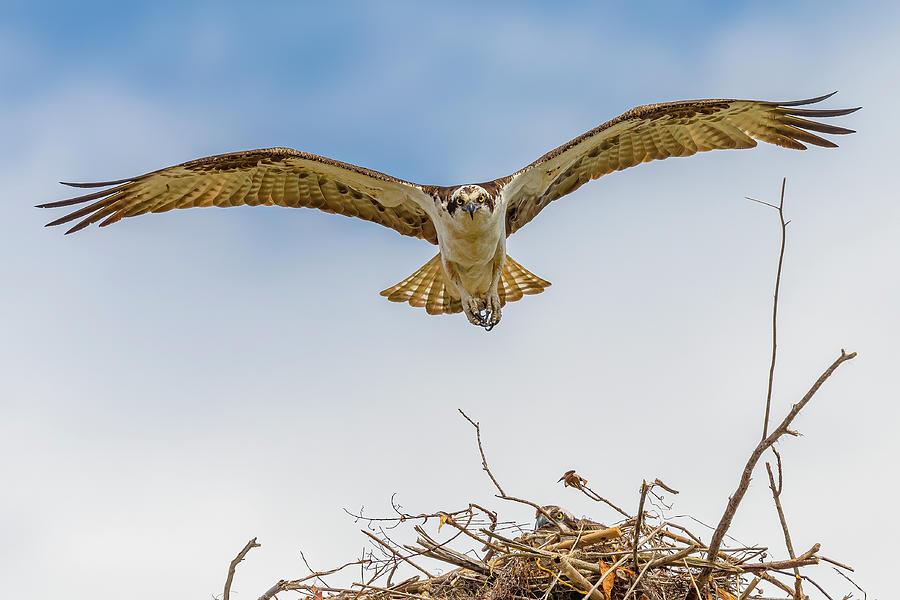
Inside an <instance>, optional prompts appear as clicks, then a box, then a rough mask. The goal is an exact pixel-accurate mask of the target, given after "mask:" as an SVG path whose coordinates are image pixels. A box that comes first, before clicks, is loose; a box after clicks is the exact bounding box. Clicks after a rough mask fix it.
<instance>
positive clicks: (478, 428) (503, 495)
mask: <svg viewBox="0 0 900 600" xmlns="http://www.w3.org/2000/svg"><path fill="white" fill-rule="evenodd" d="M456 410H458V411H459V414H461V415H462V416H463V417H465V419H466V421H468V422H469V423H471V424H472V427H474V428H475V437H476V439H477V440H478V452H479V453H480V454H481V468H482V469H484V471H485V472H486V473H487V474H488V477H490V478H491V481H493V482H494V485H495V486H496V487H497V490H498V491H499V492H500V495H499V496H497V497H498V498H500V499H501V500H510V501H512V502H519V503H520V504H527V505H528V506H530V507H532V508H534V509H536V510H537V512H539V513H540V514H542V515H544V516H545V517H547V520H548V521H549V522H550V523H552V524H553V525H554V526H555V527H556V529H557V531H562V527H561V526H560V524H559V523H558V522H557V521H556V520H555V519H554V518H553V517H552V516H551V515H550V513H548V512H547V511H545V510H544V509H543V508H542V507H541V506H538V505H537V504H535V503H534V502H531V501H529V500H523V499H522V498H516V497H514V496H507V495H506V492H504V491H503V488H502V487H500V484H499V483H498V482H497V478H496V477H494V474H493V473H491V469H490V467H488V463H487V457H486V456H485V455H484V446H482V445H481V425H479V424H478V423H476V422H475V421H473V420H472V419H471V418H469V415H467V414H466V413H464V412H463V410H462V409H461V408H457V409H456Z"/></svg>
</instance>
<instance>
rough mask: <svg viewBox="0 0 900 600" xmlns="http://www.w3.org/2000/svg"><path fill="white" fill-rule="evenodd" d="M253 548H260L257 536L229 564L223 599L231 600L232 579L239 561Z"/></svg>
mask: <svg viewBox="0 0 900 600" xmlns="http://www.w3.org/2000/svg"><path fill="white" fill-rule="evenodd" d="M253 548H259V544H257V543H256V538H253V539H252V540H250V541H249V542H247V544H246V545H245V546H244V548H243V549H242V550H241V551H240V552H238V554H237V556H235V557H234V559H233V560H232V561H231V563H230V564H229V565H228V576H227V577H226V578H225V591H224V592H223V593H222V600H229V598H231V581H232V580H233V579H234V570H235V569H236V568H237V566H238V563H239V562H241V561H242V560H244V557H245V556H247V553H248V552H250V550H252V549H253Z"/></svg>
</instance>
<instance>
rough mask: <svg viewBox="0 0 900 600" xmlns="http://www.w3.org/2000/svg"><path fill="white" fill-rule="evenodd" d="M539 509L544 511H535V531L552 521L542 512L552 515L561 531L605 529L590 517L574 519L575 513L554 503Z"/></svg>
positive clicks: (604, 526)
mask: <svg viewBox="0 0 900 600" xmlns="http://www.w3.org/2000/svg"><path fill="white" fill-rule="evenodd" d="M541 510H543V511H544V512H541V511H540V510H538V511H535V515H534V519H535V520H534V530H535V531H537V530H538V529H540V528H541V527H547V526H548V525H550V524H551V523H552V521H550V520H548V519H547V516H546V515H545V514H544V513H547V514H548V515H550V516H551V517H553V521H555V522H556V523H558V524H559V527H560V529H562V531H563V533H571V532H576V531H579V530H582V531H592V530H597V529H606V525H604V524H603V523H597V522H596V521H592V520H590V519H576V518H575V515H573V514H572V513H570V512H569V511H567V510H566V509H564V508H562V507H559V506H556V505H555V504H550V505H548V506H542V507H541Z"/></svg>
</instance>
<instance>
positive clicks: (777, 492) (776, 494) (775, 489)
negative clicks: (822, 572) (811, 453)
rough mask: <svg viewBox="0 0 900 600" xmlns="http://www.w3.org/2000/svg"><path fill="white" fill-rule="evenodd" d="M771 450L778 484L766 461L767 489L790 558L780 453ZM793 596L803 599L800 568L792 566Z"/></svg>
mask: <svg viewBox="0 0 900 600" xmlns="http://www.w3.org/2000/svg"><path fill="white" fill-rule="evenodd" d="M772 452H774V453H775V458H776V459H777V460H778V463H777V466H778V484H777V485H776V484H775V476H774V475H772V465H770V464H769V463H768V461H767V462H766V473H768V475H769V489H770V490H772V499H773V500H774V501H775V510H776V511H778V520H779V521H780V522H781V530H782V531H783V532H784V543H785V546H787V551H788V556H790V557H791V558H796V554H794V544H793V543H791V533H790V531H788V526H787V519H786V518H785V516H784V509H783V508H782V507H781V490H782V487H783V485H784V478H783V475H782V473H783V472H782V469H781V455H780V454H778V451H777V450H775V448H772ZM794 576H795V583H794V597H795V598H796V599H797V600H803V586H802V585H801V583H800V581H801V580H800V569H799V568H798V567H794Z"/></svg>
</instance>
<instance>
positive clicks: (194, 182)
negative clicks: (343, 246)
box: [39, 148, 437, 244]
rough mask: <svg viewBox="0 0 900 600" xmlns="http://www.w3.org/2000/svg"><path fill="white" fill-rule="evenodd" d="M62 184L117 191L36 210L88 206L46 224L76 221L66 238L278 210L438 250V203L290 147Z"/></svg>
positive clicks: (414, 189)
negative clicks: (173, 214) (209, 211)
mask: <svg viewBox="0 0 900 600" xmlns="http://www.w3.org/2000/svg"><path fill="white" fill-rule="evenodd" d="M65 185H70V186H73V187H79V188H94V187H108V186H112V187H108V189H104V190H99V191H95V192H91V193H89V194H85V195H82V196H78V197H76V198H69V199H66V200H59V201H57V202H49V203H47V204H41V205H39V207H40V208H60V207H64V206H73V205H78V204H86V206H83V207H81V208H78V209H76V210H74V211H72V212H70V213H68V214H66V215H64V216H62V217H60V218H58V219H56V220H54V221H51V222H50V223H48V224H47V225H48V226H53V225H61V224H63V223H69V222H72V221H77V223H75V225H74V226H73V227H71V228H70V229H69V230H68V231H67V232H66V233H74V232H75V231H79V230H81V229H84V228H85V227H88V226H89V225H92V224H94V223H97V222H98V221H101V223H100V226H101V227H104V226H106V225H109V224H112V223H115V222H116V221H119V220H121V219H123V218H127V217H133V216H137V215H141V214H144V213H148V212H152V213H158V212H166V211H169V210H174V209H179V208H193V207H208V206H216V207H231V206H242V205H245V206H258V205H264V206H272V205H277V206H286V207H295V208H300V207H305V208H317V209H319V210H322V211H325V212H328V213H336V214H341V215H346V216H350V217H357V218H360V219H365V220H367V221H372V222H375V223H378V224H380V225H384V226H386V227H391V228H392V229H394V230H396V231H398V232H399V233H402V234H403V235H408V236H413V237H418V238H422V239H425V240H428V241H429V242H431V243H433V244H436V243H437V233H436V231H435V228H434V224H433V223H432V222H431V220H430V218H429V217H428V213H427V207H428V206H429V204H430V203H432V202H433V198H432V196H431V195H429V193H428V192H426V191H425V190H424V189H423V187H422V186H419V185H417V184H414V183H411V182H408V181H404V180H402V179H397V178H395V177H391V176H389V175H385V174H384V173H379V172H377V171H370V170H369V169H364V168H362V167H357V166H355V165H350V164H347V163H341V162H338V161H335V160H332V159H329V158H325V157H321V156H316V155H314V154H307V153H304V152H299V151H297V150H292V149H290V148H267V149H261V150H249V151H245V152H234V153H231V154H221V155H217V156H209V157H206V158H201V159H197V160H193V161H190V162H186V163H182V164H180V165H175V166H172V167H167V168H165V169H160V170H158V171H153V172H151V173H146V174H144V175H139V176H137V177H133V178H130V179H120V180H117V181H105V182H97V183H66V184H65Z"/></svg>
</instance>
